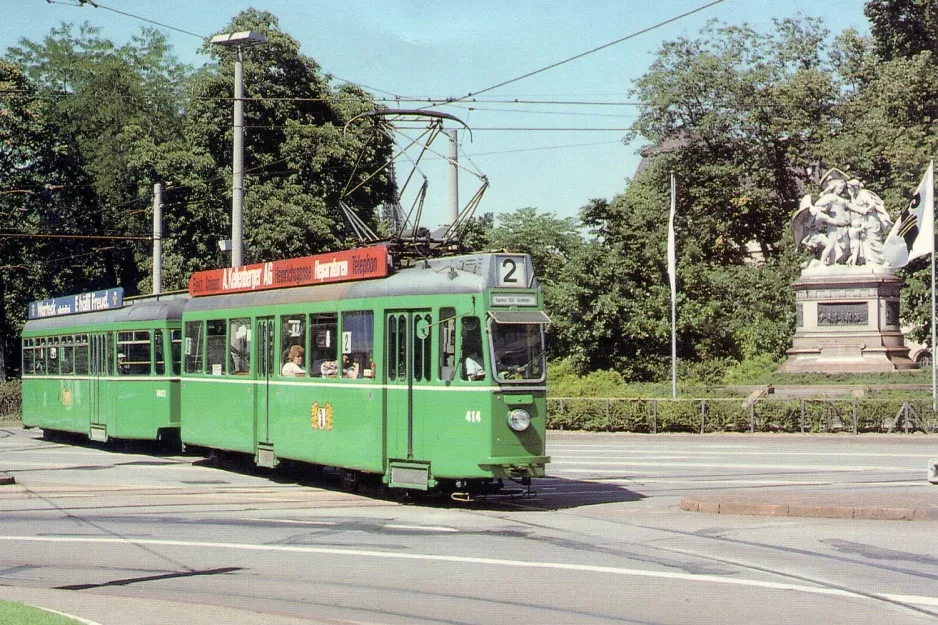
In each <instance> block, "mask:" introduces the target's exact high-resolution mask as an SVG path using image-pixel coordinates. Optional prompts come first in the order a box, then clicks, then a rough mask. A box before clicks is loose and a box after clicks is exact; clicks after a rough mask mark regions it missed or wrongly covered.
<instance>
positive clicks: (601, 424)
mask: <svg viewBox="0 0 938 625" xmlns="http://www.w3.org/2000/svg"><path fill="white" fill-rule="evenodd" d="M547 422H548V427H549V428H551V429H561V430H587V431H600V432H643V433H651V434H654V433H658V432H695V433H700V434H706V433H711V432H750V433H755V432H801V433H808V432H812V433H814V432H848V433H854V434H860V433H863V432H884V433H885V432H904V433H911V432H924V433H934V432H938V414H936V413H934V412H933V411H932V406H931V400H922V399H866V398H842V399H831V398H812V399H780V398H772V397H762V398H760V399H758V400H755V401H748V400H743V399H740V398H728V399H714V398H706V399H703V398H677V399H672V398H622V397H606V398H603V397H549V398H548V400H547Z"/></svg>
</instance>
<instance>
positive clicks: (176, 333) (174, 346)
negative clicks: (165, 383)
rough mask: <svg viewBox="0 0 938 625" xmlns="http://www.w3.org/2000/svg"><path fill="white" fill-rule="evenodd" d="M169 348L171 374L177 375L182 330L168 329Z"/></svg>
mask: <svg viewBox="0 0 938 625" xmlns="http://www.w3.org/2000/svg"><path fill="white" fill-rule="evenodd" d="M169 348H170V350H171V351H172V357H173V375H179V371H180V369H181V365H182V330H170V331H169Z"/></svg>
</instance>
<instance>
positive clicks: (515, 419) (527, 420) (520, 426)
mask: <svg viewBox="0 0 938 625" xmlns="http://www.w3.org/2000/svg"><path fill="white" fill-rule="evenodd" d="M529 425H531V415H530V414H528V411H527V410H523V409H521V408H515V409H514V410H512V411H511V412H509V413H508V427H510V428H511V429H512V430H514V431H515V432H524V431H525V430H526V429H528V426H529Z"/></svg>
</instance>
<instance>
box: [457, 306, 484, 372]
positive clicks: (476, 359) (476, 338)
mask: <svg viewBox="0 0 938 625" xmlns="http://www.w3.org/2000/svg"><path fill="white" fill-rule="evenodd" d="M461 330H462V343H461V345H460V357H461V358H462V363H461V364H462V367H460V377H461V378H462V379H463V380H482V379H484V378H485V364H484V363H485V360H484V358H483V356H482V330H481V325H480V323H479V318H478V317H463V318H462V328H461Z"/></svg>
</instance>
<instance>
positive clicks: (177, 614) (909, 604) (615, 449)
mask: <svg viewBox="0 0 938 625" xmlns="http://www.w3.org/2000/svg"><path fill="white" fill-rule="evenodd" d="M548 446H549V450H548V451H549V453H550V454H551V456H552V457H553V460H554V462H553V463H552V465H551V467H550V469H549V475H550V477H549V478H548V479H544V480H540V481H538V483H537V484H536V487H535V488H536V491H537V496H536V497H532V498H526V499H516V500H510V499H505V500H493V501H486V502H477V503H473V504H460V503H456V502H445V501H438V500H427V501H423V500H418V501H392V500H387V499H383V498H381V497H379V496H377V493H367V492H366V493H364V494H355V495H353V494H349V493H344V492H342V491H341V490H340V489H339V488H338V486H339V484H338V481H337V480H335V479H333V478H332V476H330V474H328V473H327V474H325V475H324V476H323V477H322V478H320V479H319V480H318V481H317V480H307V479H303V480H300V481H298V480H297V476H295V475H282V474H279V473H269V472H266V473H261V472H257V473H249V472H240V471H237V470H232V469H226V468H217V467H214V466H210V465H209V464H208V463H205V462H204V461H200V460H199V459H198V458H195V457H190V456H161V455H157V454H148V453H141V452H142V451H144V450H140V449H134V450H131V451H113V450H108V449H105V448H101V447H99V446H92V445H90V444H88V445H74V444H60V443H50V442H47V441H43V440H42V439H41V438H39V435H38V433H36V432H34V431H29V432H27V431H23V430H19V429H6V430H0V473H6V474H10V475H13V476H14V477H15V478H16V484H13V485H9V486H2V487H0V599H16V600H25V601H27V602H30V603H34V604H38V605H43V606H46V607H50V608H54V609H57V610H61V611H64V612H68V613H70V614H75V615H79V616H82V617H84V618H87V619H90V620H92V621H95V622H98V623H102V624H104V625H155V624H162V623H173V624H178V623H226V624H228V623H231V624H239V623H264V624H265V625H285V624H292V623H333V624H336V623H368V624H404V623H408V624H412V623H417V624H428V625H429V624H444V623H445V624H464V623H465V624H476V623H478V624H486V625H490V624H498V623H525V624H527V623H545V624H550V623H558V624H566V623H585V624H593V623H596V624H599V623H603V624H607V623H687V624H691V623H693V624H694V625H698V624H699V623H701V622H706V623H714V624H715V623H721V624H723V623H730V624H743V623H745V624H750V623H760V624H762V623H790V622H792V621H793V620H796V619H797V620H800V621H806V622H812V623H850V624H851V625H858V624H863V623H871V624H872V623H875V624H876V625H882V623H884V622H888V623H935V622H938V584H936V581H938V550H936V549H935V547H934V545H935V544H936V536H935V534H936V531H938V523H935V522H932V521H924V522H914V521H912V522H909V521H880V520H856V519H829V518H798V517H783V518H778V517H765V516H737V515H730V514H705V513H699V512H687V511H684V510H681V508H680V504H681V501H682V500H684V499H685V498H687V497H691V496H700V495H701V494H702V493H703V494H710V495H715V494H729V493H736V494H738V493H750V494H752V495H753V496H755V495H756V494H759V495H762V496H766V494H770V495H773V496H774V495H775V494H779V495H784V494H790V493H792V492H800V493H804V492H808V493H812V494H814V496H816V497H822V498H823V497H826V496H828V495H829V496H830V497H831V498H834V497H836V496H840V495H842V494H843V493H844V492H850V493H852V494H853V495H854V496H857V497H867V498H870V499H871V500H872V499H876V498H877V497H881V496H885V495H891V494H895V493H903V494H908V495H910V496H914V497H917V498H919V499H922V498H924V499H928V498H932V499H935V500H938V486H933V485H930V484H928V483H927V482H926V481H925V467H926V462H927V461H928V459H929V458H932V457H935V456H938V437H926V436H923V435H913V436H895V437H883V436H871V437H867V436H860V437H853V436H818V437H813V436H799V435H794V436H766V435H763V436H705V437H700V436H693V435H687V436H681V435H677V436H671V435H658V436H643V435H587V434H576V433H572V434H571V433H552V435H551V437H550V439H549V445H548Z"/></svg>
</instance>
